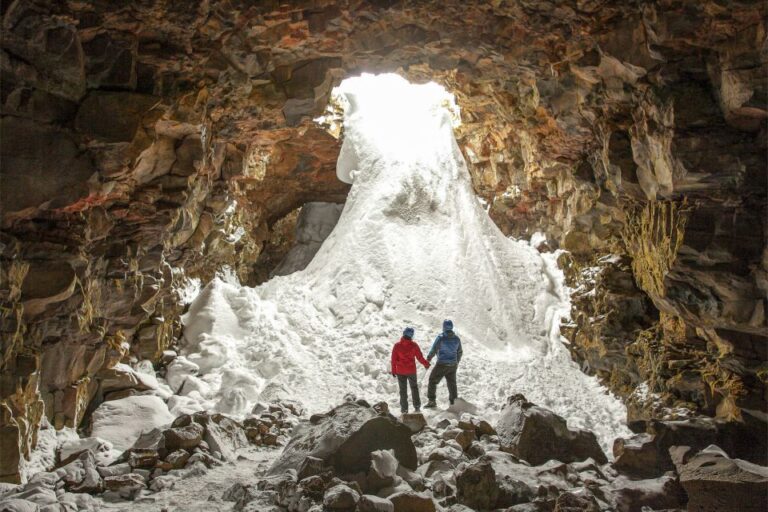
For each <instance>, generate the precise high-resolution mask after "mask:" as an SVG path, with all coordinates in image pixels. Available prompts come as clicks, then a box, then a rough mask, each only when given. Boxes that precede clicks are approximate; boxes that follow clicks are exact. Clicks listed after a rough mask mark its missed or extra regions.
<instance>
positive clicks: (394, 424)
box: [269, 402, 417, 475]
mask: <svg viewBox="0 0 768 512" xmlns="http://www.w3.org/2000/svg"><path fill="white" fill-rule="evenodd" d="M376 450H393V451H394V455H395V458H397V460H398V462H399V463H400V464H401V465H403V466H405V467H406V468H409V469H416V466H417V458H416V448H415V447H414V445H413V442H412V441H411V430H410V429H409V428H408V427H407V426H405V425H404V424H402V423H400V422H399V421H397V420H396V419H394V418H393V417H392V416H379V414H378V413H377V412H376V411H375V410H374V409H373V408H372V407H369V406H367V405H362V404H360V403H357V402H346V403H344V404H342V405H340V406H338V407H336V408H334V409H332V410H331V411H330V412H328V413H327V414H325V415H323V416H322V417H317V418H316V419H315V422H314V423H312V422H305V423H302V424H300V425H299V426H298V427H296V429H295V431H294V435H293V438H292V439H291V440H290V442H289V443H288V445H287V446H286V447H285V450H283V453H282V455H281V456H280V457H279V458H278V459H277V460H276V461H275V463H274V464H273V465H272V468H270V471H269V473H270V474H271V475H279V474H281V473H283V472H285V471H286V470H288V469H294V470H297V471H298V470H299V468H300V467H301V465H302V463H303V462H304V461H305V459H306V458H307V457H308V456H311V457H315V458H317V459H321V460H322V461H324V462H325V464H327V465H329V466H331V467H333V469H334V470H335V471H336V472H337V473H339V474H351V473H355V472H365V471H367V470H368V467H369V466H370V465H371V452H374V451H376Z"/></svg>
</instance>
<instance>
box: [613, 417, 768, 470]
mask: <svg viewBox="0 0 768 512" xmlns="http://www.w3.org/2000/svg"><path fill="white" fill-rule="evenodd" d="M753 423H754V422H750V421H748V419H747V420H745V421H744V422H724V421H719V420H716V419H714V418H691V419H686V420H676V421H657V420H654V421H651V422H649V423H648V425H647V429H648V431H647V432H646V433H642V434H636V435H634V436H632V437H630V438H628V439H617V440H616V441H615V442H614V445H613V455H614V457H615V458H616V460H615V462H614V467H615V468H616V469H617V470H619V471H620V472H622V473H624V474H627V475H630V476H633V477H639V478H650V477H654V476H660V475H662V474H663V473H664V472H666V471H672V470H674V469H675V465H674V464H673V461H672V458H671V457H670V448H672V447H673V446H688V447H690V448H691V451H692V452H693V453H696V452H698V451H700V450H703V449H704V448H706V447H707V446H709V445H712V444H714V445H717V446H721V447H722V448H723V451H725V453H727V454H728V455H729V456H731V457H736V458H742V459H745V460H748V461H749V462H754V463H756V464H765V463H766V460H765V459H766V446H765V443H766V437H768V434H767V433H766V432H765V429H764V425H763V428H762V430H761V428H760V425H754V424H753Z"/></svg>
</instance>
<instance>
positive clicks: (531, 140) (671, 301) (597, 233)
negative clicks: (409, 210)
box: [0, 0, 768, 481]
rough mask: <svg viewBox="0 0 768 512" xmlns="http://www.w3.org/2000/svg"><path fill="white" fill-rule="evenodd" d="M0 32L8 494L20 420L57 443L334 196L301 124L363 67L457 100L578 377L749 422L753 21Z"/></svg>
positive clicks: (575, 11) (269, 15)
mask: <svg viewBox="0 0 768 512" xmlns="http://www.w3.org/2000/svg"><path fill="white" fill-rule="evenodd" d="M0 14H1V15H2V31H3V38H2V42H1V43H0V44H1V45H2V58H1V59H0V72H2V75H3V80H2V87H1V88H0V114H1V115H2V119H1V120H0V130H2V137H0V158H1V162H2V171H0V203H1V204H2V206H1V209H2V211H1V212H0V217H1V218H0V228H1V229H2V233H0V262H2V263H1V264H0V301H1V302H2V308H0V336H2V354H1V355H2V359H0V369H1V370H2V376H1V377H0V446H2V447H3V458H2V465H0V479H2V480H10V481H15V480H18V478H19V474H18V471H17V469H18V464H17V462H16V461H18V459H19V458H20V457H23V456H26V455H28V453H29V450H30V449H31V447H32V446H34V444H35V436H36V431H37V429H36V425H37V424H38V423H39V421H40V418H41V417H42V415H43V414H46V415H47V416H48V417H49V419H51V420H52V421H53V422H54V424H56V425H57V426H62V425H70V426H77V425H78V424H79V423H80V422H81V421H82V419H83V417H84V415H85V411H86V410H87V409H88V408H89V402H91V401H92V400H94V399H95V400H96V401H98V400H100V399H101V398H99V396H100V395H99V393H98V385H97V381H96V379H95V376H96V374H97V373H98V372H99V371H100V370H101V369H102V368H105V367H110V366H111V365H113V364H114V363H116V362H118V361H120V360H121V359H122V358H123V357H126V356H128V357H130V356H136V357H138V358H142V359H145V358H148V359H156V358H158V357H159V355H160V353H161V352H162V350H163V349H164V348H166V347H167V346H168V345H169V344H170V343H171V342H172V341H173V340H174V339H176V337H177V335H178V331H179V322H178V317H179V315H180V313H181V312H182V309H183V305H182V304H180V300H179V294H178V290H179V288H180V287H182V286H183V284H184V283H185V281H186V279H188V278H191V277H200V278H202V279H204V280H207V279H209V278H210V277H211V276H212V275H213V274H214V273H215V272H216V270H217V269H219V268H220V267H221V266H222V265H229V266H231V267H232V268H233V269H235V271H236V272H237V273H238V274H239V275H240V277H241V278H242V279H243V280H244V281H245V282H256V281H257V280H260V279H264V278H265V277H266V276H268V275H269V273H270V271H271V270H272V268H273V266H274V265H275V264H276V263H277V260H278V257H277V256H276V255H279V254H284V253H285V252H286V251H285V250H284V248H283V247H281V245H282V244H286V243H288V242H287V241H281V238H280V237H275V236H273V235H274V231H275V226H277V225H278V224H279V222H278V221H280V219H283V218H286V216H288V215H289V214H290V213H291V212H294V211H295V210H296V209H297V208H299V207H301V205H302V204H304V203H306V202H308V201H323V202H343V201H344V198H345V196H346V193H347V190H348V187H347V186H346V185H344V184H342V183H340V182H339V181H338V180H336V178H335V173H334V166H335V160H336V157H337V155H338V150H339V143H338V140H337V139H336V138H335V137H334V136H333V135H331V134H329V133H328V132H327V131H326V130H324V129H322V128H321V127H318V126H317V125H316V124H314V123H313V122H312V118H313V117H315V116H317V115H319V114H321V113H322V112H323V110H324V109H325V107H326V106H327V104H328V99H329V95H330V91H331V89H332V87H333V86H334V85H335V84H336V83H338V82H339V81H340V80H341V79H342V78H343V77H345V76H350V75H354V74H357V73H359V72H361V71H396V72H399V73H401V74H403V75H405V76H406V77H408V78H409V79H411V80H415V81H426V80H435V81H437V82H440V83H441V84H443V85H445V86H446V87H447V88H448V89H450V90H451V91H452V92H454V93H455V94H456V98H457V101H458V103H459V105H460V107H461V110H462V121H463V125H462V126H461V127H460V128H459V129H458V130H457V137H458V140H459V145H460V147H461V149H462V151H463V152H464V154H465V156H466V158H467V160H468V162H469V164H470V170H471V174H472V179H473V183H474V186H475V190H476V191H477V193H478V195H479V196H480V197H482V198H483V199H485V200H486V201H488V203H489V206H490V209H489V213H490V215H491V216H492V218H493V219H494V220H495V221H496V223H497V224H498V225H499V227H500V228H501V229H502V230H504V231H505V232H506V233H509V234H514V235H530V234H532V233H533V232H535V231H544V232H545V233H547V235H548V238H549V245H550V247H553V248H554V247H558V246H560V247H563V248H565V249H568V250H569V251H571V265H570V269H569V271H568V272H567V273H568V276H569V284H571V285H572V287H573V288H574V289H576V294H575V297H574V298H575V300H574V312H573V313H574V314H573V315H572V316H573V323H572V324H570V325H568V326H566V329H565V332H566V334H567V336H568V338H569V339H570V341H571V348H572V350H573V353H574V356H575V357H576V358H577V359H578V360H579V361H581V362H582V363H583V365H584V368H585V370H586V371H589V372H592V373H596V374H598V375H599V376H600V377H601V378H602V379H603V380H604V381H605V382H606V384H608V385H609V386H610V387H611V388H612V389H613V390H614V391H616V392H618V393H620V394H621V395H622V396H625V397H628V400H629V403H630V405H631V406H632V409H633V415H634V416H635V418H636V419H638V420H646V419H650V418H654V417H664V416H667V417H669V416H670V415H671V414H672V413H671V412H670V411H671V410H672V409H670V406H674V410H680V409H681V408H685V409H689V410H693V411H696V412H704V413H707V414H710V415H718V416H720V417H722V418H724V419H731V420H741V419H743V418H744V416H745V415H747V414H748V411H754V410H758V411H759V410H765V408H766V396H765V388H766V375H767V373H766V368H765V361H766V360H768V352H766V350H768V349H767V347H768V336H766V331H767V330H768V324H767V323H766V309H767V307H766V293H768V284H766V283H768V278H767V277H766V276H768V269H767V266H768V262H767V260H766V256H765V254H766V236H765V233H766V218H767V215H766V179H765V174H766V168H768V164H767V162H766V133H768V130H767V129H766V120H767V119H768V105H767V102H768V83H766V80H765V76H766V64H765V59H764V58H763V57H762V56H761V53H760V51H759V50H758V49H759V48H762V47H764V45H765V37H766V36H765V34H766V27H765V20H766V7H765V5H764V4H763V3H761V2H743V3H742V2H736V1H730V0H728V1H725V2H722V1H719V2H716V1H714V0H706V1H702V2H698V3H695V5H692V4H691V3H690V2H681V1H676V0H671V1H666V2H655V3H644V4H643V5H642V6H639V5H636V4H633V3H627V2H609V3H599V2H566V3H563V2H553V1H551V0H538V1H530V0H512V1H506V2H465V1H460V0H449V1H439V2H438V1H425V2H410V3H409V2H397V1H392V2H354V1H347V0H341V1H326V2H318V1H316V0H299V1H295V2H288V3H285V4H284V5H283V4H278V3H276V2H240V1H237V0H236V1H234V3H232V2H230V3H227V4H222V3H216V2H209V3H206V2H202V3H200V2H185V1H180V2H161V1H156V0H150V1H147V2H139V3H136V2H134V3H128V4H126V3H114V2H97V3H94V2H74V1H64V2H33V1H31V0H17V1H15V2H11V3H9V4H7V5H5V4H4V5H3V9H2V12H1V13H0ZM283 224H285V223H283ZM284 228H285V226H283V227H282V228H279V229H284ZM275 241H276V242H275ZM270 244H271V245H270ZM262 249H266V252H267V255H266V256H264V257H260V254H261V253H262ZM641 383H647V386H648V394H647V396H646V398H648V397H650V398H653V399H648V400H644V399H643V397H642V396H640V395H638V394H636V393H633V391H634V390H635V389H636V388H637V387H638V385H640V384H641ZM655 398H659V399H658V400H657V399H655ZM633 404H634V405H633ZM96 405H98V404H97V403H94V404H90V408H91V409H92V408H94V407H95V406H96ZM745 411H746V412H745ZM672 415H673V414H672ZM6 447H10V448H9V449H10V451H8V450H6V449H5V448H6ZM13 447H15V448H13ZM11 448H12V449H11ZM6 454H8V455H6Z"/></svg>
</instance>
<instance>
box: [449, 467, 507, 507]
mask: <svg viewBox="0 0 768 512" xmlns="http://www.w3.org/2000/svg"><path fill="white" fill-rule="evenodd" d="M498 497H499V487H498V485H497V484H496V472H495V471H494V470H493V466H492V465H491V463H490V462H488V461H484V462H475V463H472V464H468V465H466V466H463V467H462V468H460V469H459V470H457V471H456V498H457V499H458V500H459V503H461V504H463V505H466V506H468V507H471V508H474V509H481V510H483V509H491V508H495V506H496V501H497V500H498Z"/></svg>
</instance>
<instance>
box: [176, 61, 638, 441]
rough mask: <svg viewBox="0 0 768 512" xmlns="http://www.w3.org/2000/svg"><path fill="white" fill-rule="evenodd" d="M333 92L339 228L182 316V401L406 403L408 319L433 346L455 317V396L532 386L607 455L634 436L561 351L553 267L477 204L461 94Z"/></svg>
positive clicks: (367, 86)
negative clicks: (339, 108)
mask: <svg viewBox="0 0 768 512" xmlns="http://www.w3.org/2000/svg"><path fill="white" fill-rule="evenodd" d="M337 94H340V95H341V99H342V102H345V103H346V106H345V116H344V129H345V131H344V143H343V146H342V149H341V154H340V156H339V161H338V175H339V178H340V179H342V180H345V181H348V182H351V183H352V184H353V186H352V189H351V191H350V194H349V197H348V199H347V202H346V205H345V207H344V210H343V212H342V214H341V217H340V218H339V221H338V224H337V225H336V227H335V229H334V230H333V232H332V233H331V234H330V236H329V237H328V238H327V239H326V240H325V242H324V243H323V245H322V247H321V248H320V250H319V251H318V253H317V254H316V255H315V257H314V259H313V260H312V262H311V263H310V264H309V265H308V266H307V268H306V269H304V270H303V271H299V272H296V273H293V274H290V275H288V276H281V277H275V278H273V279H272V280H270V281H269V282H267V283H265V284H263V285H261V286H259V287H257V288H247V287H242V286H240V285H238V284H237V283H234V282H225V281H223V280H221V279H217V280H214V281H213V282H211V283H210V284H209V285H208V286H207V287H206V288H205V289H204V290H203V292H202V293H201V294H200V295H199V296H198V297H197V299H196V300H195V301H194V302H193V303H192V305H191V307H190V310H189V312H188V313H187V314H186V315H185V317H184V319H183V320H184V325H185V334H184V336H185V339H186V347H185V349H184V355H185V356H186V360H182V361H180V364H181V366H184V368H186V369H185V370H184V371H185V373H183V374H182V377H184V380H183V383H179V384H178V385H179V387H178V389H180V393H181V394H183V395H186V396H189V397H190V398H191V399H192V400H193V401H197V402H198V403H200V404H201V405H202V406H204V407H206V408H214V409H216V410H219V411H222V412H227V413H230V414H236V415H237V414H243V413H245V412H246V411H248V410H249V408H250V407H251V406H252V405H253V404H254V403H255V402H256V401H263V400H268V399H272V398H276V397H281V396H284V397H290V398H293V399H299V400H302V401H303V402H304V403H305V405H306V406H307V407H308V408H309V409H310V410H312V411H316V410H321V409H327V408H328V407H329V406H332V405H336V404H338V403H339V402H340V400H341V399H342V396H343V395H344V394H346V393H349V392H352V393H356V394H358V395H359V396H362V397H366V398H368V399H369V400H377V399H384V400H388V401H390V402H392V404H393V405H394V403H395V401H396V392H395V387H396V383H395V381H394V379H392V377H390V375H389V355H390V350H391V347H392V344H393V343H394V342H395V341H396V340H397V339H398V337H399V336H400V333H401V331H402V329H403V328H404V327H405V326H406V325H410V326H413V327H414V328H415V329H416V336H415V340H416V341H417V342H418V343H420V345H421V346H422V349H423V350H425V351H426V350H428V349H429V345H430V343H431V340H432V339H433V338H434V336H435V334H437V332H438V331H439V328H440V326H441V323H442V320H443V319H444V318H451V319H452V320H453V321H454V323H455V325H456V332H457V333H458V334H459V335H460V336H461V337H462V340H463V342H464V354H465V358H464V360H463V361H462V364H461V368H460V370H459V394H460V395H461V396H463V397H464V398H466V399H468V400H470V401H471V402H473V403H474V404H475V405H477V406H478V407H479V408H480V409H484V410H497V409H498V407H500V406H501V405H502V404H503V403H504V398H505V397H506V396H508V395H510V394H513V393H523V394H525V395H526V396H527V397H528V398H529V399H530V400H531V401H533V402H536V403H537V404H539V405H541V406H544V407H548V408H551V409H552V410H554V411H555V412H557V413H558V414H560V415H562V416H564V417H566V418H568V420H569V424H571V425H572V426H576V427H582V428H589V429H591V430H593V431H595V432H596V433H597V434H598V437H599V438H600V439H601V441H602V443H603V445H604V446H606V445H607V444H608V443H610V441H612V439H613V438H614V437H616V436H618V435H620V434H626V433H628V431H627V430H626V428H625V427H624V426H623V420H624V417H625V409H624V407H623V406H622V405H621V403H620V402H619V401H618V400H616V399H615V398H614V397H611V396H609V395H608V394H607V393H606V391H605V390H604V389H603V388H602V387H601V386H599V385H598V383H597V382H596V380H595V379H593V378H590V377H588V376H586V375H584V374H582V373H581V372H580V371H579V370H578V368H577V367H576V365H575V363H573V362H572V361H571V359H570V357H569V355H568V353H567V350H565V349H564V347H563V346H562V343H561V340H560V335H559V330H558V325H559V320H560V317H561V316H562V315H563V314H567V311H568V303H567V298H566V297H567V294H565V293H563V289H562V284H561V283H562V275H561V273H560V272H559V270H558V269H557V267H556V265H555V264H554V260H553V258H549V259H547V258H546V257H543V256H542V255H540V254H539V253H538V252H537V251H536V250H534V249H532V248H531V247H530V245H528V244H527V243H525V242H521V241H514V240H509V239H507V238H505V237H504V236H503V234H502V233H501V232H500V231H499V230H498V228H497V227H496V226H495V225H494V224H493V222H492V221H491V220H490V219H489V217H488V215H487V214H486V212H485V211H484V210H483V208H482V207H481V206H480V204H479V202H478V200H477V198H476V196H475V195H474V193H473V191H472V187H471V183H470V177H469V173H468V171H467V167H466V163H465V161H464V159H463V157H462V155H461V152H460V151H459V148H458V146H457V144H456V141H455V138H454V136H453V126H452V123H453V121H454V119H455V112H456V109H455V105H454V104H453V97H452V96H451V95H450V94H448V93H447V92H446V91H445V90H444V89H443V88H441V87H440V86H438V85H436V84H426V85H413V84H410V83H408V82H407V81H405V80H404V79H402V78H401V77H399V76H396V75H379V76H372V75H363V76H362V77H358V78H351V79H348V80H345V82H344V83H343V84H342V85H341V86H340V87H339V89H338V90H337ZM182 363H183V364H182ZM440 391H444V390H440Z"/></svg>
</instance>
